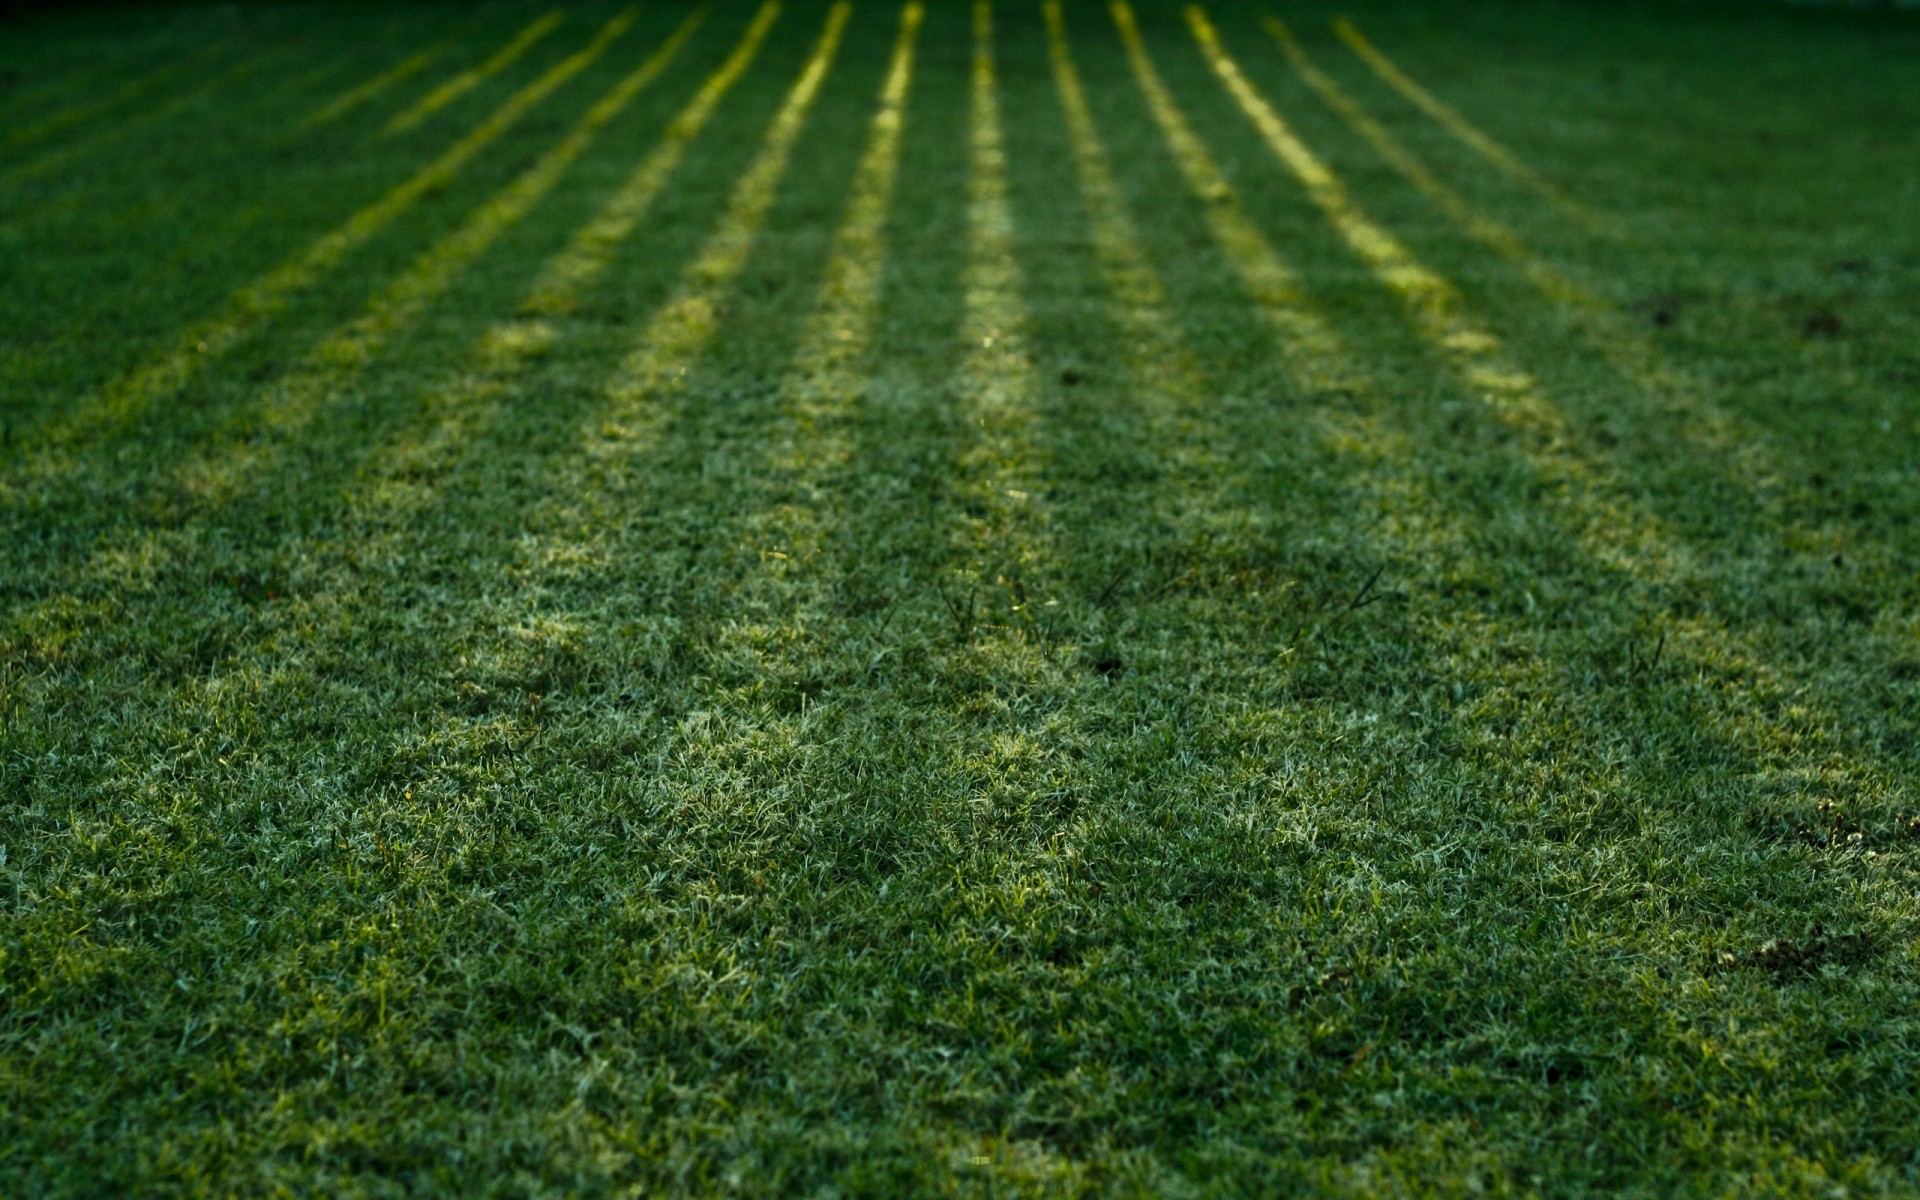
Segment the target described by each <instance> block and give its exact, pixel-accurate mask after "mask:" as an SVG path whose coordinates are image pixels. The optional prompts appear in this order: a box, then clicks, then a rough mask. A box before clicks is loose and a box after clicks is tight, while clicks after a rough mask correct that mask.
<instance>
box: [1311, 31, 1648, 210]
mask: <svg viewBox="0 0 1920 1200" xmlns="http://www.w3.org/2000/svg"><path fill="white" fill-rule="evenodd" d="M1333 31H1334V33H1335V34H1337V35H1339V38H1340V40H1341V41H1343V42H1345V43H1346V44H1347V46H1348V48H1349V49H1351V50H1352V51H1353V52H1354V53H1355V54H1357V55H1359V56H1360V59H1361V61H1363V62H1365V63H1366V64H1367V66H1369V67H1371V68H1372V69H1373V72H1374V74H1376V75H1378V76H1379V77H1380V78H1381V79H1382V80H1383V81H1384V82H1385V83H1386V84H1387V85H1388V86H1389V87H1391V88H1392V89H1393V90H1394V91H1396V92H1399V93H1400V95H1402V96H1404V97H1405V98H1406V99H1407V100H1408V101H1409V102H1411V103H1412V104H1413V105H1414V107H1416V108H1418V109H1419V110H1420V111H1421V112H1423V113H1426V114H1427V116H1429V117H1431V118H1432V119H1433V120H1434V122H1435V123H1436V124H1438V125H1439V126H1440V127H1441V128H1443V129H1445V130H1446V131H1447V132H1448V133H1451V134H1452V135H1453V136H1454V137H1456V138H1458V139H1460V141H1461V142H1462V143H1464V144H1465V145H1466V146H1467V148H1468V149H1470V150H1472V151H1473V152H1474V153H1475V154H1478V155H1479V156H1480V157H1481V158H1483V159H1485V160H1486V161H1487V162H1489V163H1492V164H1493V165H1494V166H1495V167H1497V168H1499V169H1500V171H1501V173H1502V174H1504V175H1506V176H1507V177H1508V178H1509V179H1512V180H1513V181H1514V182H1515V183H1518V184H1520V185H1522V186H1523V187H1526V188H1529V189H1531V190H1532V191H1533V192H1534V193H1536V194H1537V195H1539V196H1541V197H1542V198H1543V199H1546V200H1548V201H1550V202H1551V203H1552V204H1553V205H1554V206H1555V207H1556V208H1558V209H1560V210H1561V211H1562V212H1564V213H1566V214H1567V215H1568V216H1570V217H1572V218H1573V219H1574V220H1576V221H1577V222H1579V223H1580V224H1581V225H1584V226H1585V227H1586V228H1587V229H1589V230H1592V231H1594V232H1598V233H1607V234H1614V235H1618V234H1620V233H1621V232H1622V227H1621V226H1620V224H1619V223H1618V222H1617V221H1614V220H1611V219H1609V218H1607V217H1604V216H1602V215H1600V214H1599V213H1597V212H1595V211H1594V210H1593V209H1592V208H1591V207H1589V206H1588V205H1587V204H1585V203H1583V202H1582V201H1580V200H1578V199H1575V198H1574V197H1573V196H1570V195H1568V194H1567V193H1566V191H1565V190H1563V189H1562V188H1560V187H1559V186H1558V185H1556V184H1555V183H1554V182H1553V181H1552V180H1550V179H1548V178H1547V177H1546V176H1544V175H1542V174H1540V173H1539V172H1538V171H1536V170H1534V169H1533V168H1532V167H1529V166H1528V165H1527V164H1526V163H1524V162H1522V161H1520V156H1519V155H1517V154H1515V153H1514V152H1513V151H1511V150H1509V149H1507V148H1506V147H1505V146H1502V145H1501V144H1500V143H1499V142H1496V141H1494V140H1493V139H1492V138H1490V137H1488V136H1487V135H1486V134H1485V133H1482V132H1481V131H1480V128H1479V127H1478V126H1476V125H1475V124H1474V123H1473V122H1472V121H1469V120H1467V119H1466V117H1464V116H1462V115H1461V114H1460V112H1459V111H1458V110H1456V109H1454V108H1453V107H1452V106H1450V105H1448V104H1446V103H1445V102H1444V101H1442V100H1441V99H1440V98H1439V97H1438V96H1435V95H1434V94H1433V93H1432V92H1429V91H1428V90H1427V89H1426V88H1424V87H1421V86H1420V84H1419V83H1418V82H1416V81H1415V80H1414V79H1413V77H1412V76H1410V75H1408V74H1407V73H1406V72H1405V71H1402V70H1401V69H1400V68H1399V67H1398V66H1397V65H1395V63H1394V61H1393V60H1392V59H1390V58H1388V57H1387V56H1386V55H1385V54H1383V53H1381V51H1380V50H1379V48H1378V47H1376V46H1375V45H1374V44H1373V43H1372V42H1370V41H1368V40H1367V38H1366V35H1365V34H1363V33H1361V32H1360V30H1359V29H1358V28H1356V27H1355V26H1354V24H1353V22H1351V21H1349V20H1347V19H1346V18H1345V17H1340V18H1338V19H1336V20H1335V21H1334V22H1333Z"/></svg>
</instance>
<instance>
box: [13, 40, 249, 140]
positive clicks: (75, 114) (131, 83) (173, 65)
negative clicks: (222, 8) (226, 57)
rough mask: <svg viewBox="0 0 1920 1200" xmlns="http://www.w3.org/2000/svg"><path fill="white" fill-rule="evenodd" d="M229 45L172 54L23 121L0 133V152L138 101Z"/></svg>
mask: <svg viewBox="0 0 1920 1200" xmlns="http://www.w3.org/2000/svg"><path fill="white" fill-rule="evenodd" d="M232 44H233V39H231V38H224V39H221V40H219V41H216V42H214V43H213V44H211V45H207V46H201V47H200V48H199V49H197V50H195V51H194V52H192V53H190V54H184V55H182V54H176V55H173V56H171V58H172V61H169V62H164V63H161V64H160V65H158V66H156V67H153V68H152V69H150V70H148V71H145V72H143V73H142V74H140V75H137V76H135V77H134V78H133V79H129V80H128V81H127V82H125V83H123V84H121V85H120V86H119V87H117V88H114V89H113V90H112V91H110V92H108V93H107V94H106V95H104V96H98V97H96V98H94V99H91V100H84V101H82V102H80V103H78V104H73V105H69V106H68V107H66V108H63V109H61V110H60V111H59V112H56V113H54V114H52V115H51V116H47V117H42V118H41V119H40V120H38V121H28V122H24V123H22V124H20V125H18V126H16V127H14V128H13V129H12V130H9V131H8V132H7V133H6V134H5V135H4V136H0V154H3V153H11V152H12V151H14V150H18V149H20V148H21V147H23V146H27V145H30V144H32V143H34V142H37V141H42V140H44V139H46V138H49V137H52V136H53V135H54V134H56V133H60V132H61V131H63V130H66V129H71V128H72V127H73V126H75V125H79V124H81V123H83V122H86V121H90V120H92V119H93V118H95V117H98V116H101V115H103V114H105V113H108V112H111V111H112V110H114V109H116V108H119V107H121V106H123V105H125V104H127V103H129V102H131V101H134V100H138V99H140V98H141V97H142V96H145V95H147V94H149V93H151V92H155V91H158V90H159V89H161V88H163V87H165V86H166V85H167V84H169V83H171V82H173V81H174V80H175V79H176V78H178V77H180V76H182V75H186V74H187V73H188V72H190V71H191V70H193V69H194V68H195V67H196V66H198V65H200V64H202V63H205V62H208V61H211V60H213V59H215V58H218V57H219V56H220V55H221V54H223V53H225V52H226V50H227V48H228V47H229V46H231V45H232Z"/></svg>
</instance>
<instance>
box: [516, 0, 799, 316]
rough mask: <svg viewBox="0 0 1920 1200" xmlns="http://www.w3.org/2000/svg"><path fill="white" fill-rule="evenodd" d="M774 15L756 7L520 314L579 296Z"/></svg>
mask: <svg viewBox="0 0 1920 1200" xmlns="http://www.w3.org/2000/svg"><path fill="white" fill-rule="evenodd" d="M779 15H780V4H779V2H778V0H766V3H764V4H762V5H761V6H760V9H759V11H758V12H757V13H755V15H754V18H753V22H752V23H751V24H750V25H749V26H748V27H747V32H746V34H745V35H744V36H743V37H742V38H741V39H740V44H739V45H738V46H736V47H735V48H734V51H733V53H732V54H730V55H728V56H727V60H726V61H725V62H724V63H722V64H721V65H720V69H719V70H717V71H715V72H714V73H713V74H712V76H710V77H709V78H708V79H707V80H706V82H704V83H702V84H701V85H700V90H699V91H698V92H696V93H694V96H693V99H692V100H690V101H688V102H687V106H686V107H685V108H683V109H681V110H680V112H679V114H678V115H676V116H675V117H674V119H673V121H672V122H671V123H670V124H669V125H668V126H667V132H666V135H665V136H664V137H663V138H662V139H661V141H660V144H659V145H658V146H656V147H655V148H654V150H653V152H652V153H650V154H649V155H647V157H646V159H645V160H644V161H643V162H642V163H641V164H640V166H639V167H638V168H636V169H635V170H634V172H633V174H632V175H631V176H630V177H629V178H628V179H627V181H626V182H625V183H624V184H623V185H622V186H621V189H620V191H619V192H618V193H617V194H616V195H615V197H614V199H613V201H612V203H610V204H608V205H607V206H606V207H605V208H603V209H602V210H601V211H600V212H599V213H597V214H595V216H594V218H593V220H591V221H589V222H587V224H586V225H584V226H582V227H581V229H580V231H579V232H578V233H576V234H575V235H574V236H573V239H572V240H571V241H570V242H569V243H568V244H567V248H566V250H565V251H564V252H563V253H562V254H560V255H559V256H558V257H556V258H554V259H553V260H552V261H551V262H549V263H548V264H547V265H546V266H545V267H544V268H543V269H542V270H541V273H540V280H539V283H538V284H537V285H536V286H535V287H534V289H533V293H532V295H530V296H529V297H528V298H527V301H526V303H525V305H524V306H523V310H524V311H526V312H529V313H539V312H559V311H563V310H564V309H566V308H567V307H568V306H569V305H571V304H572V302H573V298H574V297H575V296H577V295H579V293H580V290H581V289H582V288H583V287H584V286H585V285H586V283H587V282H588V280H590V279H591V278H592V277H593V276H594V275H596V274H598V273H599V272H600V271H601V270H602V269H604V267H605V266H606V262H607V257H608V255H610V254H611V253H612V252H613V249H614V247H616V246H618V245H619V244H620V243H621V242H622V241H624V240H626V238H627V237H628V236H629V235H631V234H632V232H633V228H634V226H635V225H636V224H637V223H638V222H639V221H640V219H641V218H642V217H643V216H644V215H645V213H646V210H647V208H648V207H649V206H650V205H652V203H653V201H654V198H655V197H656V196H658V195H659V194H660V189H662V188H663V187H665V186H666V183H667V180H668V178H670V177H671V176H672V174H673V171H674V168H675V167H677V166H679V164H680V159H681V157H682V156H683V155H684V154H685V153H686V150H687V147H688V145H690V144H691V143H692V142H693V139H694V138H695V137H697V136H698V135H699V133H700V131H701V129H702V128H704V127H705V126H706V123H707V121H708V119H709V118H710V117H712V116H713V110H714V108H715V107H717V106H718V105H719V103H720V101H721V99H722V98H724V97H725V96H726V94H727V93H728V92H729V91H731V90H732V89H733V85H734V84H735V83H737V82H739V79H740V76H741V75H742V74H743V73H744V72H745V71H746V69H747V67H748V66H749V65H751V64H752V62H753V59H754V56H755V55H757V54H758V53H759V52H760V46H761V44H762V43H763V42H764V41H765V40H766V37H767V31H768V30H770V29H772V28H773V23H774V20H775V19H776V18H777V17H779Z"/></svg>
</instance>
